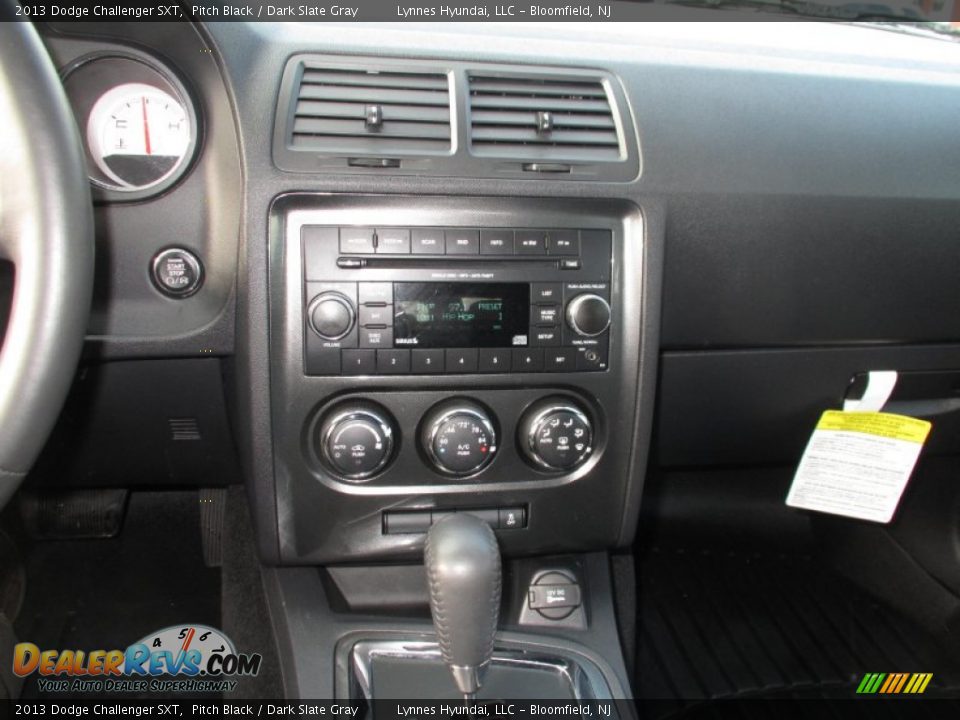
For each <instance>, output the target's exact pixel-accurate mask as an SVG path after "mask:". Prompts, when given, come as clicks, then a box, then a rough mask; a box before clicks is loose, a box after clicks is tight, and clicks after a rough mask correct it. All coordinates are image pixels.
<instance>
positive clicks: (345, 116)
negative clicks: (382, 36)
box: [290, 62, 451, 157]
mask: <svg viewBox="0 0 960 720" xmlns="http://www.w3.org/2000/svg"><path fill="white" fill-rule="evenodd" d="M294 102H295V107H294V112H293V117H292V126H291V129H290V145H291V147H292V148H293V149H295V150H305V151H313V152H318V153H324V154H332V155H338V156H341V157H344V156H377V157H388V156H418V155H439V154H447V153H449V152H450V150H451V113H450V79H449V77H448V75H447V74H446V73H443V72H429V71H416V70H377V69H371V68H336V67H328V66H321V65H314V64H311V63H309V62H305V63H304V64H303V67H302V73H301V75H300V78H299V83H298V85H297V92H296V95H295V98H294Z"/></svg>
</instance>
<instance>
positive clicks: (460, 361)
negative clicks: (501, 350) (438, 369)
mask: <svg viewBox="0 0 960 720" xmlns="http://www.w3.org/2000/svg"><path fill="white" fill-rule="evenodd" d="M447 372H448V373H475V372H477V349H476V348H463V349H461V348H454V349H451V350H447Z"/></svg>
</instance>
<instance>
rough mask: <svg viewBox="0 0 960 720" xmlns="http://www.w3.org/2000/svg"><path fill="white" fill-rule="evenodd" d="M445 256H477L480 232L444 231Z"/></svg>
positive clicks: (464, 230)
mask: <svg viewBox="0 0 960 720" xmlns="http://www.w3.org/2000/svg"><path fill="white" fill-rule="evenodd" d="M444 235H445V237H446V247H447V255H479V254H480V231H479V230H466V229H460V228H448V229H447V230H445V231H444Z"/></svg>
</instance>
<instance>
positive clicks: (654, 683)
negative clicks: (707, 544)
mask: <svg viewBox="0 0 960 720" xmlns="http://www.w3.org/2000/svg"><path fill="white" fill-rule="evenodd" d="M638 578H639V583H640V585H639V597H638V605H639V619H640V623H639V624H640V629H639V639H638V650H637V677H636V691H637V696H638V697H640V698H644V699H645V700H652V701H655V702H654V703H653V704H652V705H651V707H652V708H655V710H656V712H654V713H651V714H653V715H657V716H660V717H669V716H672V715H675V714H676V713H677V711H678V710H679V709H682V708H684V707H689V706H690V704H691V703H690V701H693V702H694V703H695V702H696V701H703V700H709V699H734V700H736V699H744V698H808V697H811V698H836V699H848V698H851V697H855V696H856V690H857V688H858V686H859V685H860V683H861V681H862V680H863V678H864V675H865V674H866V673H888V674H889V673H928V672H929V673H933V677H932V679H931V680H930V682H929V686H928V688H927V690H926V692H925V696H926V697H948V698H957V697H960V692H958V688H960V663H958V658H957V655H958V654H960V653H958V652H956V651H952V652H951V651H947V650H944V649H943V648H940V647H938V645H937V643H936V642H934V640H933V639H932V638H929V637H925V636H924V634H923V633H922V632H920V631H918V630H916V629H914V628H912V627H910V626H909V625H908V624H907V623H905V621H903V620H901V619H899V618H897V617H895V616H893V615H891V614H890V613H888V612H887V611H885V610H884V609H883V608H881V607H880V606H878V605H877V604H876V603H874V602H873V601H872V600H871V599H870V598H869V597H867V596H866V595H864V594H863V593H862V592H860V591H859V590H858V589H857V588H855V587H853V586H852V585H850V584H848V583H846V582H845V581H843V579H842V578H839V577H837V576H835V575H833V574H832V573H830V572H829V571H827V570H825V569H822V568H821V566H820V565H818V563H817V562H816V561H815V560H814V559H813V558H811V557H809V556H802V555H751V554H746V553H741V552H726V551H684V550H674V549H671V550H652V551H650V552H648V553H647V554H646V556H645V557H644V558H642V559H641V560H639V563H638ZM913 707H914V709H916V707H917V706H916V705H914V706H913Z"/></svg>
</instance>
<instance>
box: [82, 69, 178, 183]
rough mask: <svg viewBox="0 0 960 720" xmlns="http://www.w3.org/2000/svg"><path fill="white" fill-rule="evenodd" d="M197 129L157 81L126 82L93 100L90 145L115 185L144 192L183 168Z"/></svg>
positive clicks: (88, 140) (104, 173) (108, 177)
mask: <svg viewBox="0 0 960 720" xmlns="http://www.w3.org/2000/svg"><path fill="white" fill-rule="evenodd" d="M193 132H194V129H193V128H192V127H191V122H190V116H189V115H188V113H187V110H186V108H185V107H184V105H183V103H182V102H180V100H178V99H177V98H175V97H173V96H172V95H170V94H169V93H167V92H165V91H163V90H161V89H160V88H157V87H154V86H152V85H147V84H144V83H125V84H123V85H117V86H116V87H113V88H111V89H110V90H107V91H106V92H105V93H103V94H102V95H101V96H100V97H99V98H98V99H97V101H96V102H95V103H94V104H93V107H92V108H91V110H90V115H89V120H88V122H87V146H88V148H89V151H90V155H91V157H92V159H93V161H94V163H95V164H96V166H97V168H98V169H99V170H100V172H102V173H103V175H104V176H105V177H106V178H107V179H109V181H110V183H111V184H114V185H115V186H116V187H117V188H118V189H122V190H142V189H144V188H148V187H151V186H153V185H157V184H159V183H161V182H163V181H164V180H165V179H167V178H168V177H170V176H171V175H173V174H174V173H175V172H177V170H179V169H180V167H181V166H182V165H183V163H184V162H186V161H187V159H188V158H187V156H188V153H189V150H190V147H191V144H192V140H193Z"/></svg>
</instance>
